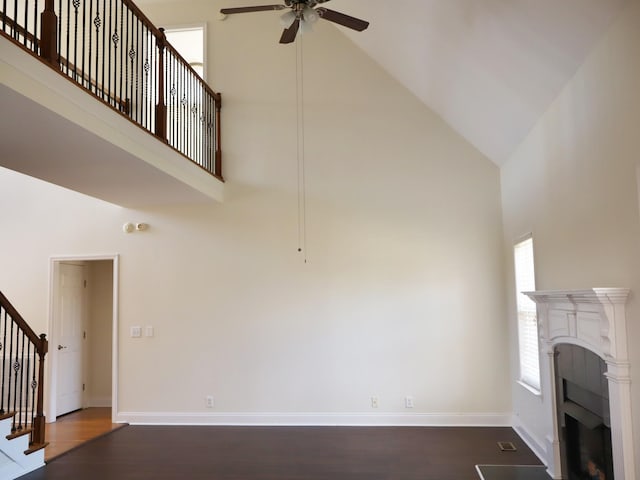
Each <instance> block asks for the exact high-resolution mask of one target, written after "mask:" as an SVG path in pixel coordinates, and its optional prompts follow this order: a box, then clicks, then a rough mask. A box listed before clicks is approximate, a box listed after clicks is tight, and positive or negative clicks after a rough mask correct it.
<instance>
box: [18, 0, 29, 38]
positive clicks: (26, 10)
mask: <svg viewBox="0 0 640 480" xmlns="http://www.w3.org/2000/svg"><path fill="white" fill-rule="evenodd" d="M17 18H18V12H16V19H17ZM28 33H29V0H24V34H23V35H24V38H23V39H22V42H23V43H22V44H23V45H24V46H25V47H26V46H27V38H28V37H29V35H28Z"/></svg>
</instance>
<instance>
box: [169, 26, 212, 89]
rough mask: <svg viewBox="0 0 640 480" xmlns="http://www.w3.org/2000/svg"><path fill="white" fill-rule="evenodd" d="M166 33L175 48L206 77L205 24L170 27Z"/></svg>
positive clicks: (201, 76)
mask: <svg viewBox="0 0 640 480" xmlns="http://www.w3.org/2000/svg"><path fill="white" fill-rule="evenodd" d="M164 34H165V36H166V37H167V40H168V41H169V43H170V44H171V45H172V46H173V48H175V49H176V50H177V51H178V53H179V54H180V55H182V57H183V58H184V59H185V60H186V61H187V62H188V63H189V65H191V67H192V68H193V69H194V70H195V71H196V73H197V74H198V75H200V78H203V79H204V26H194V27H181V28H171V27H169V28H167V29H166V30H165V31H164Z"/></svg>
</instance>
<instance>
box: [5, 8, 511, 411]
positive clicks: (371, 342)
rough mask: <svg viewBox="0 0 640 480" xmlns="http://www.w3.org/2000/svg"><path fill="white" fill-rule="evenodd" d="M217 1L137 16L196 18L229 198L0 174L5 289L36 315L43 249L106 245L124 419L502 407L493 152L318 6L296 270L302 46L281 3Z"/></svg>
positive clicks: (44, 278)
mask: <svg viewBox="0 0 640 480" xmlns="http://www.w3.org/2000/svg"><path fill="white" fill-rule="evenodd" d="M220 6H221V2H215V1H214V2H210V1H206V2H205V1H198V2H181V8H180V10H179V11H174V10H171V9H170V8H168V7H166V6H163V5H153V6H150V7H149V8H146V10H148V11H149V16H150V18H151V19H152V20H154V21H155V22H156V23H157V24H160V25H163V24H164V22H166V25H170V24H188V23H193V22H195V21H199V20H200V21H201V20H202V19H203V18H204V19H205V20H206V21H208V27H209V29H208V35H209V40H210V42H209V48H208V62H209V75H208V78H209V79H211V81H212V84H213V86H214V88H215V89H216V90H220V91H222V93H223V102H224V104H223V105H224V106H223V122H224V124H223V149H224V162H225V172H224V173H225V177H226V179H227V184H226V191H225V202H224V204H218V205H215V206H197V205H194V206H189V207H185V206H182V207H173V208H157V209H149V210H129V209H124V208H120V207H116V206H113V205H110V204H107V203H104V202H101V201H98V200H93V199H90V198H88V197H85V196H82V195H80V194H76V193H73V192H69V191H66V190H63V189H60V188H57V187H54V186H51V185H47V184H44V183H42V182H40V181H37V180H33V179H29V178H26V177H22V176H20V175H18V174H14V173H12V172H8V171H1V170H0V172H1V173H0V204H2V205H6V206H8V205H10V206H11V208H8V207H7V208H5V209H3V210H4V213H3V219H4V222H5V224H6V225H12V226H13V227H12V229H11V230H7V231H6V232H7V233H5V234H4V235H2V236H0V262H1V264H2V265H3V267H2V268H1V269H0V286H1V287H0V288H2V290H3V291H4V292H5V293H6V294H7V295H8V296H9V298H11V299H12V301H14V302H15V304H16V306H17V307H18V308H19V309H20V310H21V311H22V312H23V314H24V316H25V317H26V318H27V319H29V320H30V321H31V322H32V323H33V324H34V325H35V327H36V330H39V331H45V330H46V325H47V295H48V272H47V268H48V259H49V257H50V256H51V255H61V254H73V255H89V254H115V253H117V254H119V255H120V278H119V285H120V289H119V292H118V294H119V301H120V303H119V312H118V314H119V322H120V323H119V328H120V333H119V337H118V341H119V350H118V355H119V357H118V361H119V365H120V368H119V385H118V387H119V389H118V409H119V418H120V419H122V420H138V421H141V420H142V421H172V420H173V421H194V422H207V421H211V422H225V421H227V422H236V423H241V422H282V423H293V422H309V423H357V422H360V423H385V422H390V423H403V422H406V423H438V422H444V423H464V424H469V423H487V424H491V423H505V422H508V420H509V412H510V411H511V403H510V389H509V383H508V378H509V373H508V369H509V363H508V353H507V348H506V345H507V342H508V336H507V335H508V333H507V332H508V328H507V323H506V320H505V315H504V295H503V291H504V284H503V270H502V252H503V245H502V234H501V222H502V219H501V213H500V187H499V172H498V170H497V168H496V167H495V166H494V165H493V164H492V163H491V162H490V161H489V160H487V159H486V158H485V157H483V156H482V155H481V154H479V153H478V152H477V151H476V150H475V149H474V148H472V147H471V146H470V145H469V144H468V143H467V142H465V141H464V140H462V139H461V138H460V137H459V136H458V135H457V134H455V133H454V132H453V131H452V130H451V129H450V128H449V127H448V126H447V125H445V124H444V122H442V120H441V119H439V118H438V117H437V116H436V115H435V114H433V113H432V112H431V111H429V110H428V109H426V108H425V107H424V105H422V104H421V103H420V102H419V101H418V100H417V99H416V98H415V97H413V96H412V95H411V94H410V93H408V92H407V91H406V90H405V89H403V88H402V87H400V86H399V84H398V83H396V82H395V81H393V80H392V79H391V78H390V77H389V76H388V75H387V74H386V73H384V71H383V70H382V69H381V68H379V67H378V66H377V65H376V64H374V63H373V62H372V61H371V60H369V59H368V58H367V57H366V56H365V55H364V54H362V53H361V52H360V51H359V50H358V49H357V48H356V47H355V46H353V44H352V43H351V42H349V41H348V40H347V39H346V38H345V37H344V36H342V35H341V34H339V32H338V31H337V30H336V29H335V28H334V27H333V26H332V25H330V24H328V23H326V22H320V24H318V26H317V28H316V32H315V33H314V34H313V35H309V36H307V37H305V39H304V46H305V74H306V76H305V79H306V84H305V91H306V110H305V118H306V133H307V134H306V146H307V155H306V165H307V170H306V171H307V194H308V197H307V244H308V251H307V256H308V262H307V263H306V264H305V263H304V262H303V259H302V256H301V255H300V254H299V253H298V252H297V247H298V244H297V232H298V225H297V197H296V191H297V183H296V178H297V167H296V138H295V47H294V46H289V47H286V46H281V45H279V44H278V43H277V42H278V39H279V36H280V33H281V27H280V26H279V24H278V21H277V14H276V15H273V14H271V13H265V14H264V15H260V14H255V15H246V16H243V17H235V18H228V19H227V20H226V21H225V22H219V21H217V20H215V19H216V18H217V14H216V12H217V10H218V9H219V8H220ZM52 161H53V159H52ZM129 221H132V222H139V221H143V222H147V223H148V224H149V225H150V229H149V230H148V231H146V232H136V233H133V234H129V235H127V234H124V233H123V232H122V228H121V227H122V224H123V223H125V222H129ZM133 325H140V326H143V327H144V326H146V325H150V326H153V327H154V328H155V336H154V337H153V338H144V337H143V338H139V339H137V338H136V339H134V338H130V337H129V336H128V332H129V328H130V327H131V326H133ZM206 395H213V396H214V398H215V408H214V409H213V410H209V409H206V408H205V402H204V399H205V396H206ZM371 395H377V396H378V397H379V402H380V407H379V408H378V409H377V410H374V409H371V408H370V402H369V397H370V396H371ZM406 395H412V396H413V397H414V399H415V408H414V409H413V410H406V409H405V408H404V397H405V396H406ZM216 414H218V416H216ZM232 414H233V415H232ZM409 414H411V415H412V416H409ZM367 415H371V416H367Z"/></svg>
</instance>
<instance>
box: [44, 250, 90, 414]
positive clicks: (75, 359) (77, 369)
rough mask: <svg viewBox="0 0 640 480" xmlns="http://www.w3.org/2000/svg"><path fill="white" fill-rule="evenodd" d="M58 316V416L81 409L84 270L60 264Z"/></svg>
mask: <svg viewBox="0 0 640 480" xmlns="http://www.w3.org/2000/svg"><path fill="white" fill-rule="evenodd" d="M58 285H59V292H58V297H57V308H56V316H55V320H54V321H55V329H56V338H57V345H52V346H53V347H54V348H56V349H57V354H58V368H57V375H56V376H57V380H56V393H57V394H56V400H57V401H56V415H57V416H59V415H64V414H65V413H69V412H72V411H74V410H78V409H80V408H82V391H83V388H82V361H83V355H82V341H83V334H84V332H83V315H84V301H83V299H84V267H83V266H82V265H72V264H67V263H60V265H59V283H58Z"/></svg>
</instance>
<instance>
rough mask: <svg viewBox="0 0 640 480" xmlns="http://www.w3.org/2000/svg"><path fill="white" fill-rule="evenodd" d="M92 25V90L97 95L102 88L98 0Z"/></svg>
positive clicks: (100, 21)
mask: <svg viewBox="0 0 640 480" xmlns="http://www.w3.org/2000/svg"><path fill="white" fill-rule="evenodd" d="M93 26H94V27H95V28H96V45H95V65H96V66H95V79H94V82H95V85H94V91H95V93H96V96H97V97H99V96H100V92H99V90H101V89H102V85H101V84H100V27H101V26H102V19H101V18H100V0H96V16H95V17H94V18H93ZM89 71H91V68H89Z"/></svg>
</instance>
